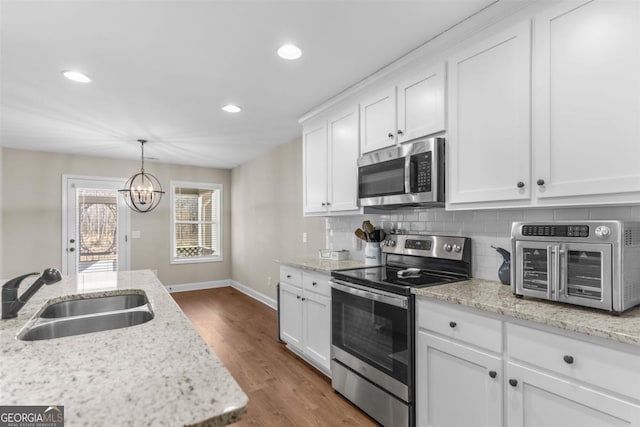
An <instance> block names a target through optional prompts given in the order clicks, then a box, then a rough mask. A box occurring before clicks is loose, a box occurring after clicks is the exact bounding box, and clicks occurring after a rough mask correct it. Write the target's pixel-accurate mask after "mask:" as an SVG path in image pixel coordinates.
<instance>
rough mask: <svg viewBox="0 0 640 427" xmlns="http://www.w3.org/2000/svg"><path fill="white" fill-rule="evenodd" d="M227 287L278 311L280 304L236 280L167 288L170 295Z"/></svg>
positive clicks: (187, 284) (182, 284)
mask: <svg viewBox="0 0 640 427" xmlns="http://www.w3.org/2000/svg"><path fill="white" fill-rule="evenodd" d="M225 286H231V287H233V288H234V289H237V290H238V291H240V292H242V293H243V294H245V295H248V296H250V297H251V298H253V299H255V300H256V301H260V302H261V303H263V304H264V305H266V306H268V307H271V308H272V309H274V310H277V309H278V302H277V301H276V300H275V299H273V298H271V297H268V296H266V295H265V294H263V293H260V292H258V291H256V290H255V289H252V288H250V287H248V286H246V285H243V284H242V283H238V282H236V281H235V280H231V279H228V280H215V281H211V282H196V283H181V284H178V285H167V286H165V287H166V288H167V290H168V291H169V292H170V293H173V292H186V291H198V290H201V289H214V288H224V287H225Z"/></svg>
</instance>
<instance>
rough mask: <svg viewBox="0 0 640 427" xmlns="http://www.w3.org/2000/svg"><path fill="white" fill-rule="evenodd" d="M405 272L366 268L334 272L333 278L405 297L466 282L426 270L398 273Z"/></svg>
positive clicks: (386, 267)
mask: <svg viewBox="0 0 640 427" xmlns="http://www.w3.org/2000/svg"><path fill="white" fill-rule="evenodd" d="M403 270H405V269H404V268H399V267H391V266H384V267H364V268H353V269H349V270H337V271H332V272H331V276H332V277H335V278H336V279H338V280H343V281H345V282H350V283H355V284H359V285H362V286H368V287H372V288H376V289H380V290H383V291H388V292H393V293H395V294H403V295H408V294H410V293H411V288H425V287H428V286H436V285H442V284H445V283H450V282H457V281H460V280H464V278H461V277H460V276H455V275H448V274H446V273H435V272H428V271H424V270H420V271H419V272H418V273H416V274H412V275H410V276H408V277H400V276H398V272H401V271H403Z"/></svg>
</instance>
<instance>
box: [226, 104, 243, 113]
mask: <svg viewBox="0 0 640 427" xmlns="http://www.w3.org/2000/svg"><path fill="white" fill-rule="evenodd" d="M222 109H223V110H224V111H226V112H227V113H239V112H240V111H242V110H241V109H240V107H238V106H237V105H233V104H228V105H225V106H224V107H222Z"/></svg>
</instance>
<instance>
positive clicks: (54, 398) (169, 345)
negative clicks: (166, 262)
mask: <svg viewBox="0 0 640 427" xmlns="http://www.w3.org/2000/svg"><path fill="white" fill-rule="evenodd" d="M31 282H32V280H29V279H27V280H25V282H23V284H22V285H21V286H20V288H21V289H20V291H19V292H20V294H21V293H22V292H24V290H26V289H27V288H28V286H29V285H30V283H31ZM128 289H135V290H142V291H144V292H145V293H146V295H147V298H148V299H149V302H150V304H151V307H152V310H153V312H154V318H153V319H152V320H151V321H149V322H147V323H143V324H140V325H136V326H131V327H128V328H122V329H113V330H109V331H103V332H94V333H89V334H84V335H76V336H71V337H65V338H57V339H52V340H42V341H31V342H27V341H20V340H18V339H16V335H17V334H18V332H19V331H20V330H21V329H22V327H23V326H24V325H25V324H26V323H27V321H28V320H29V319H30V318H31V317H32V316H33V315H34V314H39V312H40V310H41V309H42V307H43V304H44V303H45V302H46V301H47V300H50V299H52V300H54V301H63V300H65V299H73V298H72V297H71V295H74V294H85V296H91V295H93V296H97V295H103V294H105V292H107V293H109V294H111V293H115V294H118V293H126V290H128ZM0 346H1V350H0V402H1V403H2V405H62V406H64V412H65V426H84V425H95V426H112V425H122V426H142V425H149V426H160V425H163V426H165V425H166V426H169V425H170V426H182V425H199V426H221V425H226V424H230V423H233V422H235V421H237V420H238V419H239V418H240V417H241V416H242V415H243V414H244V413H245V410H246V409H245V408H246V405H247V396H246V395H245V393H244V392H243V391H242V390H241V389H240V387H239V386H238V384H237V383H236V381H235V380H234V379H233V377H232V376H231V374H230V373H229V372H228V371H227V369H226V368H225V367H224V366H223V365H222V363H221V362H220V360H219V359H218V357H217V356H216V355H215V354H214V353H213V352H212V351H211V349H210V348H209V346H208V345H207V344H206V343H205V342H204V341H203V340H202V338H201V337H200V336H199V335H198V333H197V332H196V331H195V329H194V328H193V326H192V324H191V322H190V321H189V319H188V318H187V317H186V316H185V315H184V314H183V312H182V311H181V310H180V308H179V307H178V305H177V304H176V303H175V302H174V300H173V298H171V296H170V295H169V293H168V292H167V291H166V289H165V287H164V286H163V285H162V283H160V281H159V280H158V279H157V278H156V276H155V275H154V274H153V273H152V272H151V271H148V270H144V271H130V272H120V273H93V274H90V275H78V276H69V277H65V278H64V279H63V280H62V281H60V282H58V283H54V284H52V285H49V286H43V287H42V288H41V289H40V290H39V291H38V292H37V293H36V294H35V295H34V296H33V298H31V300H30V301H28V302H27V304H26V305H25V306H24V307H23V308H22V310H20V312H19V313H18V317H17V318H13V319H4V320H0Z"/></svg>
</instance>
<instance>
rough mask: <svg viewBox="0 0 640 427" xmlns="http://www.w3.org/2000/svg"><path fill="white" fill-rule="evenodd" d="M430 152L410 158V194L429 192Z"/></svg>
mask: <svg viewBox="0 0 640 427" xmlns="http://www.w3.org/2000/svg"><path fill="white" fill-rule="evenodd" d="M431 155H432V152H431V151H427V152H426V153H420V154H414V155H413V156H411V177H412V179H411V192H412V193H428V192H430V191H431Z"/></svg>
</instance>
